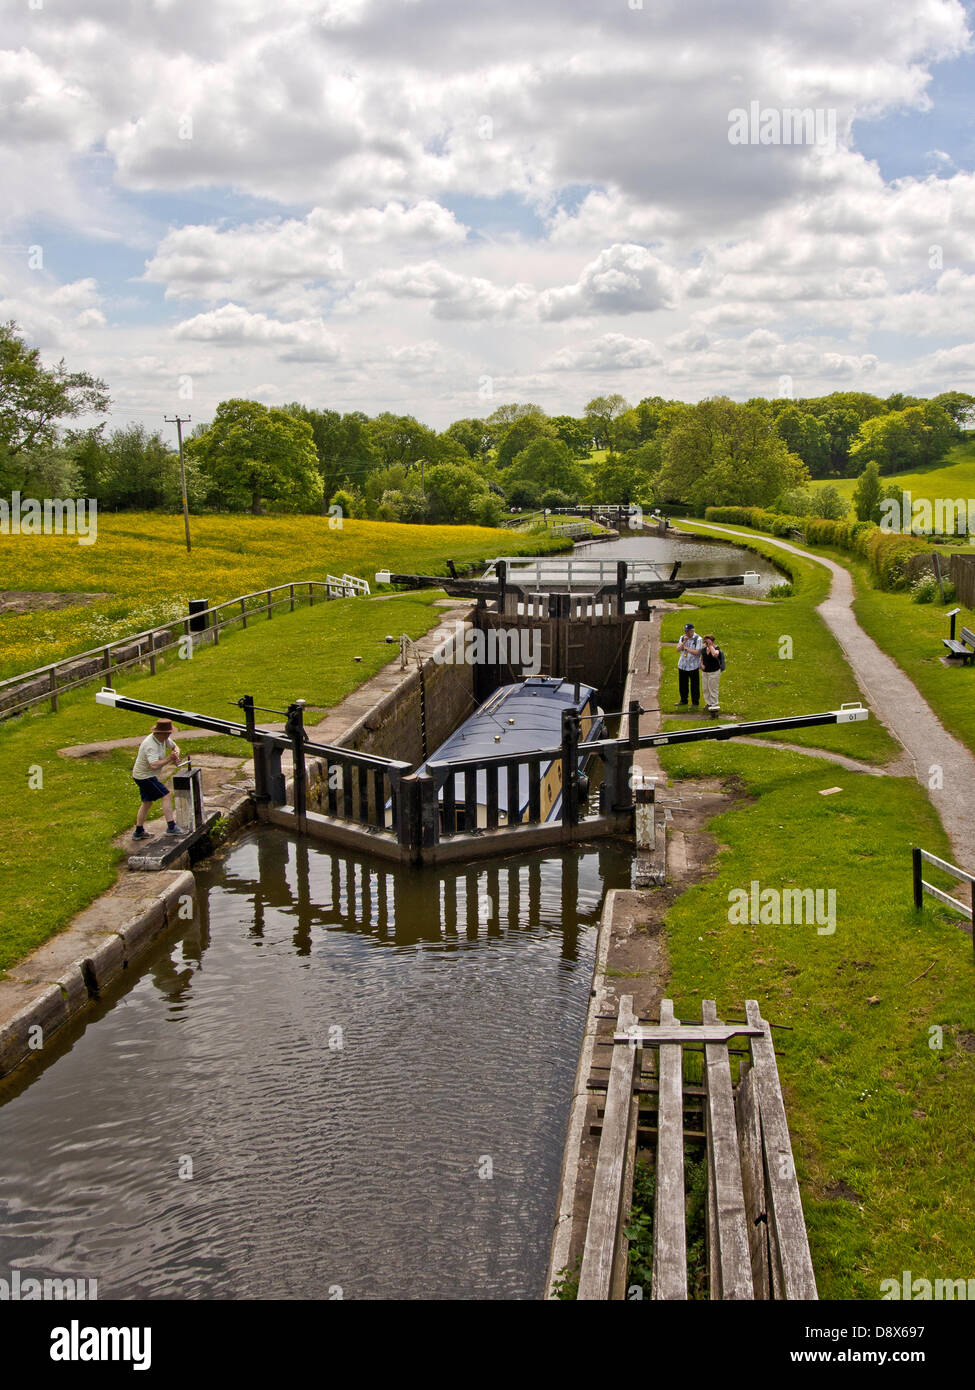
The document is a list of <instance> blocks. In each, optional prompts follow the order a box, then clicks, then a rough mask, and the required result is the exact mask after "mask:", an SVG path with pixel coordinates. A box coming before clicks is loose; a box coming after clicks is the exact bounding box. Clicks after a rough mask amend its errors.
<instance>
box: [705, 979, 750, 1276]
mask: <svg viewBox="0 0 975 1390" xmlns="http://www.w3.org/2000/svg"><path fill="white" fill-rule="evenodd" d="M702 1017H703V1019H704V1022H705V1023H706V1024H707V1023H717V1021H718V1013H717V1006H716V1005H715V1002H714V1000H713V999H705V1000H704V1001H703V1002H702ZM704 1076H705V1085H706V1088H707V1106H706V1110H707V1134H708V1176H709V1183H708V1203H709V1210H710V1211H711V1212H712V1217H713V1227H714V1229H713V1240H712V1243H711V1244H710V1247H709V1254H710V1265H711V1297H712V1298H721V1299H749V1298H754V1296H755V1295H754V1290H753V1288H752V1266H751V1257H750V1255H749V1251H748V1229H747V1226H746V1223H745V1196H744V1193H743V1191H742V1182H741V1159H740V1156H739V1152H738V1129H737V1125H736V1123H735V1101H734V1092H733V1091H732V1086H731V1062H730V1060H729V1057H728V1049H727V1047H725V1046H724V1045H723V1044H722V1043H716V1042H715V1043H708V1044H707V1045H706V1046H705V1048H704Z"/></svg>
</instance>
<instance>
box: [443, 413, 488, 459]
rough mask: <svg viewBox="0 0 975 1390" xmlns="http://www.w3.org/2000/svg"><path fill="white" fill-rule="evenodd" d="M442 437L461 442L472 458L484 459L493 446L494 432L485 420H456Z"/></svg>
mask: <svg viewBox="0 0 975 1390" xmlns="http://www.w3.org/2000/svg"><path fill="white" fill-rule="evenodd" d="M440 438H441V439H445V438H446V439H450V440H453V441H454V443H456V444H459V445H460V446H461V448H462V449H463V450H464V452H465V453H466V455H467V457H468V458H470V459H483V458H484V457H486V455H487V452H488V450H489V449H490V447H491V443H492V432H491V431H490V430H489V429H488V428H487V426H486V424H485V422H484V421H483V420H475V419H465V420H454V421H453V423H452V424H449V425H448V426H447V428H446V429H445V430H444V432H443V434H442V435H441V436H440Z"/></svg>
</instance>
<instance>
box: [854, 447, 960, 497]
mask: <svg viewBox="0 0 975 1390" xmlns="http://www.w3.org/2000/svg"><path fill="white" fill-rule="evenodd" d="M829 481H830V482H833V483H834V484H835V486H836V488H837V490H838V491H839V492H840V493H842V495H843V496H844V497H845V498H846V499H847V501H850V500H851V499H852V497H853V489H854V488H855V487H856V485H857V480H856V478H837V479H835V480H834V479H830V480H829ZM881 482H883V483H897V484H898V486H900V487H902V488H903V489H904V491H905V492H909V493H910V494H911V496H912V497H927V498H931V499H933V498H935V497H964V498H966V499H967V498H969V497H973V498H975V439H966V440H963V441H962V442H961V443H960V444H956V445H954V447H953V448H952V449H950V450H949V451H948V454H947V456H946V458H945V460H944V462H943V463H934V464H932V465H931V466H930V467H929V468H922V469H920V470H919V471H918V472H916V473H891V474H890V475H889V476H885V477H883V478H881Z"/></svg>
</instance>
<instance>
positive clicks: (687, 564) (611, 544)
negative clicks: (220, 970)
mask: <svg viewBox="0 0 975 1390" xmlns="http://www.w3.org/2000/svg"><path fill="white" fill-rule="evenodd" d="M573 553H574V554H575V555H578V556H579V557H580V558H588V557H591V558H592V559H594V560H649V561H651V562H653V563H654V564H660V565H662V566H665V567H667V569H668V572H669V566H671V565H672V564H673V563H674V561H675V560H680V562H681V567H680V572H679V573H680V577H681V578H682V579H711V578H712V577H714V576H716V575H722V574H744V573H745V571H746V570H752V571H753V572H754V573H756V574H758V575H759V577H760V578H759V583H758V584H757V585H755V586H754V587H749V588H747V589H743V588H741V587H739V586H735V585H726V586H718V587H716V588H714V589H707V590H705V592H706V593H710V594H731V595H734V596H736V597H738V598H761V597H762V596H763V595H764V594H767V593H768V591H769V589H770V588H771V586H772V585H773V584H782V583H786V582H788V578H789V576H788V575H787V574H786V573H784V571H782V570H779V569H777V568H776V567H775V565H773V564H772V562H771V560H766V559H765V558H764V557H763V556H761V555H758V554H756V553H755V552H754V551H752V550H746V549H745V548H744V547H743V546H740V545H724V544H721V543H719V542H718V541H708V540H699V541H698V540H689V539H686V538H684V539H678V538H677V537H672V536H650V535H636V534H634V535H629V536H628V535H626V534H625V533H624V534H623V535H621V536H620V537H619V539H618V540H612V541H599V542H597V543H596V544H595V545H584V544H577V545H576V547H575V550H574V552H573Z"/></svg>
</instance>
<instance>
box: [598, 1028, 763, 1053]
mask: <svg viewBox="0 0 975 1390" xmlns="http://www.w3.org/2000/svg"><path fill="white" fill-rule="evenodd" d="M742 1035H744V1036H746V1037H760V1036H761V1035H762V1030H761V1029H760V1028H752V1027H750V1026H749V1025H747V1024H741V1025H740V1026H737V1025H735V1024H733V1023H703V1024H702V1023H674V1024H665V1023H661V1024H635V1025H634V1026H633V1027H632V1028H631V1029H630V1030H629V1032H627V1033H626V1034H621V1033H617V1034H616V1036H615V1037H614V1039H613V1041H614V1042H627V1041H632V1039H633V1038H635V1039H636V1041H637V1042H638V1043H639V1044H640V1045H641V1046H643V1047H658V1046H659V1045H660V1044H661V1043H671V1042H676V1043H682V1044H683V1043H727V1042H729V1041H730V1040H731V1039H732V1038H736V1037H740V1036H742Z"/></svg>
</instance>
